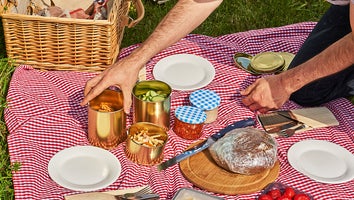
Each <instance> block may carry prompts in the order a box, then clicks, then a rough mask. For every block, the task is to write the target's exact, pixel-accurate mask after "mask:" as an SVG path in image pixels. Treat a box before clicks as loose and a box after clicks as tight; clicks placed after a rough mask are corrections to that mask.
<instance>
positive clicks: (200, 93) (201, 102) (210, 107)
mask: <svg viewBox="0 0 354 200" xmlns="http://www.w3.org/2000/svg"><path fill="white" fill-rule="evenodd" d="M189 101H190V102H191V104H192V105H193V106H195V107H197V108H200V109H202V110H203V111H204V112H205V113H206V115H207V119H206V120H205V122H204V123H211V122H213V121H215V120H216V118H217V117H218V106H219V105H220V96H219V95H218V94H216V92H214V91H211V90H197V91H195V92H193V93H192V94H191V95H190V96H189Z"/></svg>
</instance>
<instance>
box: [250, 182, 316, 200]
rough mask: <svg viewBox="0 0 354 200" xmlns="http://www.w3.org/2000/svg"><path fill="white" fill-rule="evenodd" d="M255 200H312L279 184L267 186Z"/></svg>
mask: <svg viewBox="0 0 354 200" xmlns="http://www.w3.org/2000/svg"><path fill="white" fill-rule="evenodd" d="M256 199H257V200H313V198H312V196H311V195H309V194H307V193H305V192H302V191H300V190H298V189H296V188H294V187H291V186H288V185H285V184H283V183H280V182H274V183H270V184H269V185H267V186H266V187H265V188H264V189H263V190H262V192H261V194H260V195H259V196H258V197H257V198H256Z"/></svg>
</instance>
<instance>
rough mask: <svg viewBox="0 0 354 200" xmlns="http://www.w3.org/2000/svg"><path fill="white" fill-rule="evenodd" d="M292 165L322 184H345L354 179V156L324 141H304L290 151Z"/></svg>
mask: <svg viewBox="0 0 354 200" xmlns="http://www.w3.org/2000/svg"><path fill="white" fill-rule="evenodd" d="M288 160H289V162H290V165H291V166H293V167H294V168H295V169H296V170H297V171H299V172H301V173H303V174H304V175H306V176H308V177H310V178H311V179H313V180H316V181H318V182H322V183H344V182H347V181H351V180H352V179H353V178H354V155H353V154H352V153H350V152H349V151H348V150H347V149H345V148H343V147H341V146H339V145H337V144H334V143H332V142H328V141H323V140H304V141H301V142H298V143H295V144H294V145H292V146H291V147H290V149H289V151H288Z"/></svg>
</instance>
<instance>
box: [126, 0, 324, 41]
mask: <svg viewBox="0 0 354 200" xmlns="http://www.w3.org/2000/svg"><path fill="white" fill-rule="evenodd" d="M144 2H145V3H144V5H145V8H146V15H145V17H144V19H143V20H142V21H141V22H140V23H139V24H138V25H137V26H135V27H134V28H130V29H129V28H127V29H126V30H125V32H124V33H125V34H124V38H123V42H122V45H121V46H122V47H127V46H129V45H131V44H135V43H139V42H142V41H144V39H145V38H147V36H148V35H149V34H150V33H151V32H152V31H153V29H154V28H155V27H156V25H157V24H158V22H159V21H160V20H161V19H162V17H163V16H164V15H165V14H166V13H167V12H168V11H169V10H170V8H172V7H173V5H174V4H175V3H176V2H177V0H170V1H168V2H167V3H165V4H162V5H157V4H155V3H154V2H153V1H152V0H145V1H144ZM328 6H329V4H328V3H326V2H325V1H324V0H310V1H309V0H307V1H304V0H224V1H223V3H222V4H221V5H220V6H219V7H218V8H217V10H216V11H215V12H214V13H213V14H212V15H211V16H209V18H208V19H207V20H206V21H204V22H203V24H202V25H201V26H200V27H198V28H197V29H196V30H195V31H193V33H196V34H203V35H209V36H219V35H224V34H229V33H236V32H243V31H247V30H253V29H260V28H267V27H278V26H283V25H287V24H293V23H297V22H304V21H318V19H319V18H320V16H322V14H323V13H324V12H325V11H326V9H327V8H328ZM132 16H134V15H132Z"/></svg>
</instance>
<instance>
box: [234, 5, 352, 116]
mask: <svg viewBox="0 0 354 200" xmlns="http://www.w3.org/2000/svg"><path fill="white" fill-rule="evenodd" d="M350 23H351V27H352V30H353V29H354V3H353V0H351V3H350ZM353 64H354V33H353V32H351V33H349V34H348V35H346V36H345V37H343V38H342V39H340V40H338V41H337V42H335V43H334V44H332V45H331V46H329V47H328V48H327V49H325V50H324V51H322V52H321V53H320V54H318V55H316V56H314V57H313V58H312V59H310V60H308V61H307V62H305V63H303V64H301V65H299V66H297V67H295V68H292V69H290V70H288V71H285V72H283V73H281V74H278V75H274V76H269V77H266V78H261V79H258V80H256V81H255V83H253V84H252V85H250V86H249V87H248V88H246V89H245V90H244V91H241V95H243V96H245V97H244V98H243V99H242V102H243V103H244V104H245V105H246V106H248V107H249V108H250V109H251V110H253V111H256V110H258V111H260V112H263V113H264V112H267V111H269V110H272V109H278V108H280V107H281V106H282V105H283V104H284V103H285V102H286V101H287V100H288V99H289V97H290V95H291V94H292V93H293V92H295V91H297V90H299V89H300V88H302V87H303V86H305V85H306V84H308V83H310V82H312V81H315V80H317V79H320V78H322V77H326V76H329V75H332V74H335V73H336V72H339V71H342V70H344V69H346V68H348V67H350V66H351V65H353Z"/></svg>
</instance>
